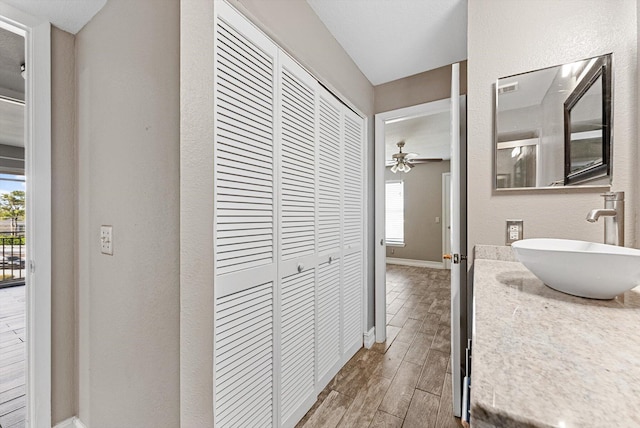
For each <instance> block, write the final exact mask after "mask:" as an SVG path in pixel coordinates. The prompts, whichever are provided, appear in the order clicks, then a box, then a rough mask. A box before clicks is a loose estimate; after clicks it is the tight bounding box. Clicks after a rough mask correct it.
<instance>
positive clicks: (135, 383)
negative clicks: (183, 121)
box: [76, 0, 180, 428]
mask: <svg viewBox="0 0 640 428" xmlns="http://www.w3.org/2000/svg"><path fill="white" fill-rule="evenodd" d="M179 12H180V11H179V2H178V0H136V1H130V0H111V1H109V2H108V3H107V4H106V6H105V7H104V9H102V10H101V11H100V12H99V13H98V14H97V15H96V16H95V17H94V18H93V19H92V20H91V21H90V22H89V23H88V24H87V25H86V26H85V27H84V28H83V29H82V30H81V31H80V32H79V33H78V34H77V36H76V98H77V124H78V126H77V144H78V231H79V233H78V380H79V391H78V397H79V398H78V415H79V417H80V419H81V420H82V421H83V422H84V423H85V424H86V425H87V427H89V428H100V427H125V426H139V427H176V426H179V424H180V421H179V400H180V397H179V372H178V368H179V311H180V301H179V271H178V269H179V261H178V260H179V200H178V197H179V117H180V116H179V114H180V112H179V40H180V39H179ZM103 224H108V225H113V252H114V254H113V256H107V255H103V254H100V250H99V231H100V225H103Z"/></svg>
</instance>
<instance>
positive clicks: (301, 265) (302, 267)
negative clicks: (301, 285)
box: [298, 263, 304, 273]
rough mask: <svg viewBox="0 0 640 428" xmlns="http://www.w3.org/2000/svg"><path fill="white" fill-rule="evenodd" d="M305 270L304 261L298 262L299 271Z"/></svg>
mask: <svg viewBox="0 0 640 428" xmlns="http://www.w3.org/2000/svg"><path fill="white" fill-rule="evenodd" d="M303 270H304V265H303V264H302V263H298V273H300V272H302V271H303Z"/></svg>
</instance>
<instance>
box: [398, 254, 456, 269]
mask: <svg viewBox="0 0 640 428" xmlns="http://www.w3.org/2000/svg"><path fill="white" fill-rule="evenodd" d="M387 263H389V264H392V265H403V266H416V267H426V268H431V269H444V263H443V262H431V261H428V260H413V259H397V258H395V257H387Z"/></svg>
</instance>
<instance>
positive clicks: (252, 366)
mask: <svg viewBox="0 0 640 428" xmlns="http://www.w3.org/2000/svg"><path fill="white" fill-rule="evenodd" d="M216 13H217V18H216V33H215V45H214V46H215V64H216V70H215V76H214V87H215V100H214V102H215V109H214V111H215V113H214V127H215V137H214V138H215V140H214V150H213V153H214V165H215V166H214V228H215V233H214V268H215V275H216V276H215V285H214V287H215V290H214V291H215V293H214V294H215V303H214V322H215V324H214V379H213V382H214V420H215V426H216V427H269V426H272V424H273V418H274V414H275V412H274V410H275V406H274V404H275V403H274V401H275V400H274V394H273V389H274V376H273V374H274V365H275V361H274V343H275V331H274V322H275V315H276V314H275V311H274V299H275V296H274V292H275V287H276V285H277V283H278V278H277V269H276V259H277V257H276V255H277V236H278V235H277V232H278V229H277V215H276V214H277V212H276V204H275V200H274V195H275V192H276V185H277V182H276V170H275V167H274V164H275V161H276V150H275V129H276V125H275V124H276V112H277V106H276V104H275V100H276V88H277V81H276V78H275V76H276V62H277V55H278V49H277V47H276V46H275V45H274V44H273V43H272V42H271V41H270V40H268V39H267V38H266V37H265V36H264V35H263V34H262V33H260V32H259V31H257V30H256V29H255V28H254V27H253V26H251V25H250V24H248V23H247V21H246V20H244V19H243V18H242V17H241V16H240V15H238V14H237V13H236V12H235V11H233V10H232V9H231V8H230V6H228V5H227V4H226V3H223V2H217V3H216Z"/></svg>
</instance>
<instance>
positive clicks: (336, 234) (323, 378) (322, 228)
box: [316, 88, 344, 392]
mask: <svg viewBox="0 0 640 428" xmlns="http://www.w3.org/2000/svg"><path fill="white" fill-rule="evenodd" d="M343 108H344V106H343V105H342V104H341V103H340V102H339V101H338V100H337V99H336V98H335V97H334V96H333V95H332V94H331V93H330V92H329V91H327V90H326V89H324V88H322V89H321V90H320V96H319V102H318V119H319V120H318V239H317V242H318V283H317V306H316V307H317V312H316V340H317V371H318V375H317V392H320V391H321V390H322V389H324V387H325V386H326V385H327V384H328V383H329V381H330V380H331V379H332V378H333V376H335V374H336V373H337V372H338V371H339V370H340V367H341V365H340V362H341V356H342V346H341V343H342V339H341V334H340V317H341V310H340V308H341V303H340V296H341V295H340V263H341V255H342V240H341V236H342V233H341V232H342V231H341V222H342V191H341V187H342V186H341V182H342V170H343V166H344V161H343V147H342V146H343V144H342V109H343Z"/></svg>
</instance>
